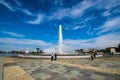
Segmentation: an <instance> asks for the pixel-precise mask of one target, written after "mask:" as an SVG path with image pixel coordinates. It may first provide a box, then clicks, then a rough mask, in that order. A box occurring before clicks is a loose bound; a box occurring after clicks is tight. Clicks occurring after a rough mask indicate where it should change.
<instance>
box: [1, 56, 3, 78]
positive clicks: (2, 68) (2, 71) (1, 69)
mask: <svg viewBox="0 0 120 80" xmlns="http://www.w3.org/2000/svg"><path fill="white" fill-rule="evenodd" d="M2 79H3V60H2V58H1V57H0V80H2Z"/></svg>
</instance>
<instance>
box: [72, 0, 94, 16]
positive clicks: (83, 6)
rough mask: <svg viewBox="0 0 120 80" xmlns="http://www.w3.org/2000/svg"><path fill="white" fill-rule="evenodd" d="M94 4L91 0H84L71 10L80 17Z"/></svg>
mask: <svg viewBox="0 0 120 80" xmlns="http://www.w3.org/2000/svg"><path fill="white" fill-rule="evenodd" d="M92 5H93V4H92V2H90V1H87V0H84V1H82V2H80V3H79V4H78V5H76V6H75V7H73V8H72V9H71V11H70V14H71V15H72V16H74V17H78V16H81V15H83V13H84V11H85V10H86V9H87V8H89V7H91V6H92Z"/></svg>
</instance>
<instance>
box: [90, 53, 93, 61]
mask: <svg viewBox="0 0 120 80" xmlns="http://www.w3.org/2000/svg"><path fill="white" fill-rule="evenodd" d="M90 57H91V60H93V58H94V55H93V52H92V51H90Z"/></svg>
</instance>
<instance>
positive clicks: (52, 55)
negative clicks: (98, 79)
mask: <svg viewBox="0 0 120 80" xmlns="http://www.w3.org/2000/svg"><path fill="white" fill-rule="evenodd" d="M53 59H54V54H53V53H52V54H51V61H53Z"/></svg>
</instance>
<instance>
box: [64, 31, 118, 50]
mask: <svg viewBox="0 0 120 80" xmlns="http://www.w3.org/2000/svg"><path fill="white" fill-rule="evenodd" d="M119 34H120V32H116V33H111V34H107V35H103V36H100V37H96V38H91V39H85V40H79V39H78V40H70V39H67V40H64V45H65V46H68V48H69V50H71V49H72V50H73V49H74V50H75V49H81V48H82V49H84V48H85V49H88V48H90V49H91V48H101V49H103V48H106V47H116V46H117V45H118V44H119V43H120V35H119ZM65 49H66V48H65Z"/></svg>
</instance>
